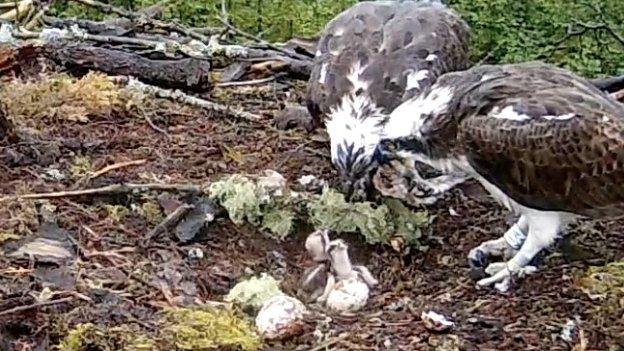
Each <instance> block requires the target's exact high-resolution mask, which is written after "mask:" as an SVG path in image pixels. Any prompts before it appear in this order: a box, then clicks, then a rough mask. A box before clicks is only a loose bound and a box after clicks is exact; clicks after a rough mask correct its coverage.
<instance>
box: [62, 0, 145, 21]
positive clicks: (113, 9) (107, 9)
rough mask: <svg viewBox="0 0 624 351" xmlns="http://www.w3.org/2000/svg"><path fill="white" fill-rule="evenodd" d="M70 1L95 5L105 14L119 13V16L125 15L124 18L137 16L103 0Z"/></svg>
mask: <svg viewBox="0 0 624 351" xmlns="http://www.w3.org/2000/svg"><path fill="white" fill-rule="evenodd" d="M72 1H74V2H77V3H79V4H82V5H86V6H90V7H95V8H97V9H98V10H100V11H102V12H103V13H106V14H116V15H119V16H122V17H126V18H130V19H135V18H137V17H138V15H137V14H135V13H133V12H130V11H126V10H124V9H122V8H119V7H117V6H113V5H109V4H105V3H103V2H99V1H95V0H72Z"/></svg>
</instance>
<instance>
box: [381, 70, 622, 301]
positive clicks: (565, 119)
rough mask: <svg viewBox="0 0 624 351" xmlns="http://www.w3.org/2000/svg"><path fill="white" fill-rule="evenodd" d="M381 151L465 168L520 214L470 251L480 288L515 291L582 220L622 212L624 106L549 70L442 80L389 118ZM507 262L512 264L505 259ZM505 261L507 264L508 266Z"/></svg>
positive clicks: (498, 72)
mask: <svg viewBox="0 0 624 351" xmlns="http://www.w3.org/2000/svg"><path fill="white" fill-rule="evenodd" d="M383 139H384V140H383V141H382V142H381V143H380V144H381V145H380V149H381V150H382V151H381V152H383V153H386V154H387V155H388V157H389V158H390V157H398V158H406V159H410V160H414V161H420V162H425V163H427V164H429V165H431V166H433V167H437V168H439V169H441V170H444V171H447V172H448V171H452V170H460V171H463V172H465V173H467V174H468V175H469V176H470V177H472V178H474V179H476V180H478V181H479V182H480V183H481V184H482V185H483V187H484V188H485V189H486V190H487V191H488V192H489V193H490V194H491V195H492V196H493V197H494V198H495V199H497V200H498V201H499V202H501V203H502V204H503V205H505V206H506V207H507V208H508V209H510V210H511V211H513V212H515V213H516V214H518V215H519V219H518V221H517V223H515V224H514V225H513V226H512V227H511V228H510V229H509V230H508V231H507V232H506V233H505V234H504V235H503V236H502V237H501V238H499V239H496V240H492V241H488V242H485V243H483V244H481V245H480V246H479V247H477V248H475V249H473V250H472V251H471V252H470V253H469V260H470V263H471V265H472V266H474V267H480V268H483V267H484V266H485V265H486V261H487V257H488V256H489V255H501V254H502V255H507V256H508V257H510V256H513V257H511V258H510V259H509V260H508V261H506V262H499V263H492V264H490V265H489V266H488V267H487V269H486V270H485V272H486V273H487V274H489V275H490V276H489V277H487V278H484V279H481V280H479V281H478V283H477V285H478V286H487V285H492V284H494V285H495V287H496V288H497V289H499V290H502V291H504V290H506V289H507V288H508V287H509V283H510V279H511V278H512V277H513V276H518V275H521V274H523V273H527V272H531V271H533V270H534V267H531V266H529V263H530V261H531V260H532V259H533V257H534V256H535V255H536V254H537V253H538V252H540V251H541V250H542V249H544V248H547V247H548V246H550V245H551V244H552V243H553V242H554V240H555V239H556V237H557V236H558V235H559V234H560V232H561V230H562V229H563V228H564V226H565V225H567V224H568V223H570V222H572V221H574V220H575V219H577V218H579V217H594V218H602V217H619V216H621V215H623V214H624V185H622V184H624V105H622V104H620V103H619V102H617V101H616V100H615V99H613V98H612V97H610V96H609V95H608V94H606V93H604V92H602V91H600V90H598V89H597V88H596V87H595V86H594V85H593V84H591V83H590V82H589V81H587V80H585V79H582V78H580V77H578V76H576V75H574V74H572V73H571V72H569V71H567V70H564V69H560V68H557V67H554V66H552V65H548V64H544V63H539V62H528V63H522V64H509V65H484V66H480V67H474V68H471V69H469V70H466V71H463V72H455V73H447V74H445V75H442V76H441V77H439V78H438V81H437V82H436V84H435V85H433V86H431V87H429V88H428V89H427V91H425V92H423V94H422V95H421V96H418V97H414V98H412V99H410V100H407V101H405V102H404V103H403V104H401V105H400V106H399V107H397V108H396V109H395V110H394V111H393V112H392V113H391V114H390V116H389V118H388V121H387V124H386V125H385V130H384V137H383ZM508 257H507V258H508ZM507 258H505V259H507Z"/></svg>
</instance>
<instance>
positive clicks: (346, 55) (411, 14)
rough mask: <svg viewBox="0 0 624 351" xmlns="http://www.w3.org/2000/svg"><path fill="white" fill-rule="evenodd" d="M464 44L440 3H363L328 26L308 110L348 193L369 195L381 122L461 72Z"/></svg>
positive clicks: (457, 21) (462, 30)
mask: <svg viewBox="0 0 624 351" xmlns="http://www.w3.org/2000/svg"><path fill="white" fill-rule="evenodd" d="M468 41H469V29H468V26H467V25H466V23H465V22H464V21H463V20H461V18H460V17H459V16H458V15H457V14H455V13H454V12H453V11H452V10H450V9H448V8H447V7H445V6H444V5H443V4H442V3H440V2H439V1H365V2H361V3H358V4H356V5H354V6H353V7H351V8H349V9H347V10H345V11H344V12H342V13H340V14H339V15H338V16H336V17H335V18H334V19H333V20H332V21H330V22H329V23H328V24H327V26H326V27H325V29H324V30H323V32H322V33H321V36H320V40H319V42H318V45H317V52H316V58H315V60H314V65H313V68H312V72H311V76H310V80H309V85H308V92H307V106H308V110H309V112H310V114H311V115H312V117H313V119H314V120H315V121H316V122H317V123H319V122H320V121H321V120H325V125H326V128H327V132H328V134H329V137H330V140H331V159H332V163H333V165H334V167H336V169H337V170H338V172H339V174H340V176H341V178H342V181H343V187H344V188H345V190H346V191H347V192H349V193H351V191H352V190H354V186H355V188H357V190H358V192H359V193H360V194H361V193H362V192H364V191H365V190H368V188H369V185H370V181H371V177H372V174H373V173H374V171H375V170H376V165H377V161H378V160H377V157H378V156H379V155H378V154H375V150H377V145H378V143H379V138H380V133H381V130H382V124H383V121H384V116H385V115H386V114H388V113H390V112H391V111H392V110H393V109H394V108H396V107H397V106H398V105H399V104H400V103H401V102H402V101H404V100H405V99H407V98H409V97H411V96H415V95H417V94H419V93H421V92H422V91H423V90H424V89H425V88H427V87H428V86H430V85H431V84H432V83H433V82H435V80H436V78H437V77H438V76H439V75H440V74H442V73H445V72H449V71H456V70H463V69H466V68H467V67H468V66H469V61H468ZM361 195H362V194H361Z"/></svg>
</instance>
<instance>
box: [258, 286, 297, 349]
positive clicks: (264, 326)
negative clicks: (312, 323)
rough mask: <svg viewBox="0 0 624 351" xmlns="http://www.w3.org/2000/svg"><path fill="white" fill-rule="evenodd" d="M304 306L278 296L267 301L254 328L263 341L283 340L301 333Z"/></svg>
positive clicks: (285, 296)
mask: <svg viewBox="0 0 624 351" xmlns="http://www.w3.org/2000/svg"><path fill="white" fill-rule="evenodd" d="M306 311H307V309H306V307H305V305H304V304H303V303H302V302H301V301H299V300H297V299H295V298H293V297H290V296H287V295H284V294H278V295H275V296H273V297H272V298H270V299H268V300H267V301H266V302H265V303H264V304H263V305H262V308H261V309H260V312H258V315H257V316H256V328H258V331H259V332H260V335H261V336H262V337H263V338H265V339H283V338H287V337H290V336H294V335H297V334H299V333H301V332H302V331H303V323H302V320H303V316H304V314H305V313H306Z"/></svg>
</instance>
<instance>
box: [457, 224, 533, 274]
mask: <svg viewBox="0 0 624 351" xmlns="http://www.w3.org/2000/svg"><path fill="white" fill-rule="evenodd" d="M528 230H529V221H528V220H527V217H526V216H520V218H518V221H516V223H515V224H514V225H512V226H511V228H509V229H508V230H507V231H506V232H505V234H503V235H502V236H501V237H500V238H498V239H494V240H488V241H486V242H484V243H482V244H481V245H479V246H477V247H475V248H474V249H472V250H470V252H469V253H468V263H469V264H470V267H471V268H473V269H481V268H485V267H486V266H487V263H488V258H489V257H490V256H499V257H502V259H503V260H508V259H510V258H511V257H512V256H513V255H514V254H516V252H518V250H520V247H522V244H524V241H525V240H526V237H527V233H528Z"/></svg>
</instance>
